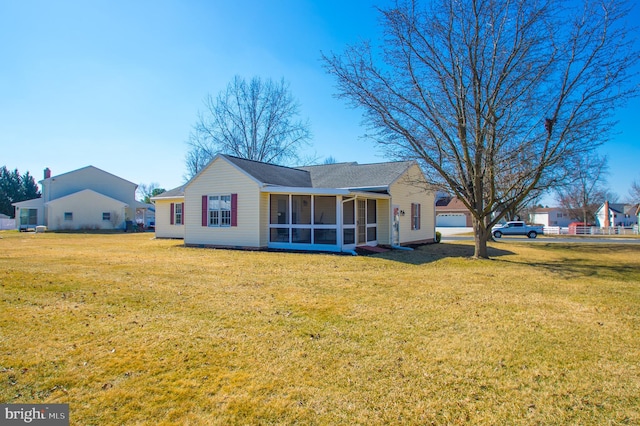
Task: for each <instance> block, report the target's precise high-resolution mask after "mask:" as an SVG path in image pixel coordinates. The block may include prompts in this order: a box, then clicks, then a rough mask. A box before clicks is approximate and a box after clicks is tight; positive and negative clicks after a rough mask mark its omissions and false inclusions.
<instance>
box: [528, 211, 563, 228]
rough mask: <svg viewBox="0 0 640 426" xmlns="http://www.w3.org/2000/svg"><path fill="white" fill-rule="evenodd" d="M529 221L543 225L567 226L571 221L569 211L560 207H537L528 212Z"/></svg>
mask: <svg viewBox="0 0 640 426" xmlns="http://www.w3.org/2000/svg"><path fill="white" fill-rule="evenodd" d="M529 221H530V222H531V223H537V224H539V225H544V226H560V227H567V226H569V224H570V223H571V222H572V220H571V219H570V218H569V213H568V212H567V210H566V209H563V208H561V207H544V208H542V207H539V208H537V209H535V210H533V211H532V212H531V213H529Z"/></svg>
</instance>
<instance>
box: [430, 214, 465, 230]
mask: <svg viewBox="0 0 640 426" xmlns="http://www.w3.org/2000/svg"><path fill="white" fill-rule="evenodd" d="M436 226H450V227H465V226H467V217H466V216H465V215H464V213H440V214H438V215H437V216H436Z"/></svg>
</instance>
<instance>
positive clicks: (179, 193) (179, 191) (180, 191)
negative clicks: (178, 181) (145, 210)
mask: <svg viewBox="0 0 640 426" xmlns="http://www.w3.org/2000/svg"><path fill="white" fill-rule="evenodd" d="M184 187H185V185H180V186H179V187H177V188H173V189H170V190H168V191H164V192H163V193H162V194H158V195H156V196H155V197H151V199H152V200H161V199H163V198H180V197H184Z"/></svg>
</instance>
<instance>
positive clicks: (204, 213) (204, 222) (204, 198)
mask: <svg viewBox="0 0 640 426" xmlns="http://www.w3.org/2000/svg"><path fill="white" fill-rule="evenodd" d="M208 203H209V197H207V196H206V195H203V196H202V226H207V225H208V220H207V219H208V218H207V213H208V206H207V204H208Z"/></svg>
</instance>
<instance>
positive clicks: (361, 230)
mask: <svg viewBox="0 0 640 426" xmlns="http://www.w3.org/2000/svg"><path fill="white" fill-rule="evenodd" d="M357 216H358V222H357V223H358V244H366V243H367V200H362V199H358V212H357Z"/></svg>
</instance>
